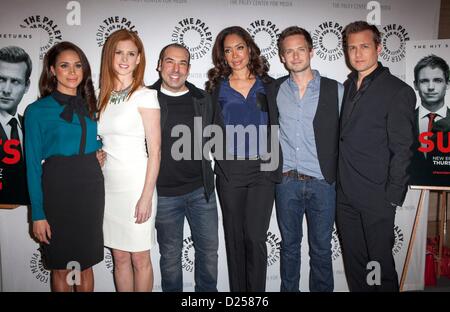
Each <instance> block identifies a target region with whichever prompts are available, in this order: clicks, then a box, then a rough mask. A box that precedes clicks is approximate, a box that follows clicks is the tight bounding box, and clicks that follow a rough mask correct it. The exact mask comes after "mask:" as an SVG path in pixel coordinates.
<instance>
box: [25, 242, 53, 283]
mask: <svg viewBox="0 0 450 312" xmlns="http://www.w3.org/2000/svg"><path fill="white" fill-rule="evenodd" d="M30 272H31V273H32V274H33V276H34V277H35V278H36V279H37V280H38V281H40V282H41V283H43V284H48V283H49V281H50V271H49V270H47V269H45V268H44V264H43V263H42V258H41V249H40V248H39V249H36V251H35V252H33V255H32V256H31V260H30Z"/></svg>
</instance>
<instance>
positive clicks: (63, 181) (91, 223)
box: [42, 153, 105, 270]
mask: <svg viewBox="0 0 450 312" xmlns="http://www.w3.org/2000/svg"><path fill="white" fill-rule="evenodd" d="M42 188H43V203H44V211H45V215H46V218H47V222H48V223H49V225H50V230H51V233H52V235H51V240H50V244H49V245H47V244H45V243H43V244H42V251H43V260H44V264H45V267H46V268H47V269H50V270H65V269H73V268H74V267H75V268H78V267H77V266H78V265H79V268H80V269H81V270H85V269H87V268H89V267H91V266H93V265H95V264H97V263H99V262H100V261H102V260H103V211H104V206H105V188H104V182H103V174H102V171H101V168H100V165H99V163H98V161H97V158H96V156H95V153H91V154H86V155H75V156H53V157H50V158H48V159H47V160H46V161H45V162H44V164H43V173H42ZM74 264H75V266H74Z"/></svg>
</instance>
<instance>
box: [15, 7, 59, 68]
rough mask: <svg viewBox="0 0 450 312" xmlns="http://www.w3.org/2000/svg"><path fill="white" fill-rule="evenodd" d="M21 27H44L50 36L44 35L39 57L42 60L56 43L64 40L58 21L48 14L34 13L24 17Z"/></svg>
mask: <svg viewBox="0 0 450 312" xmlns="http://www.w3.org/2000/svg"><path fill="white" fill-rule="evenodd" d="M20 27H21V28H30V29H42V30H43V31H44V32H45V33H46V34H47V36H48V38H47V40H45V39H44V37H42V39H41V44H42V45H41V47H40V53H39V58H40V59H41V60H42V59H43V58H44V55H45V53H46V52H47V51H48V50H49V49H50V48H51V47H52V46H53V45H54V44H56V43H58V42H61V41H63V37H62V33H61V30H60V28H59V26H58V24H56V22H55V21H54V20H53V19H51V18H50V17H48V16H44V15H32V16H28V17H26V18H24V19H23V21H22V23H21V24H20Z"/></svg>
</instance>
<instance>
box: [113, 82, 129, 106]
mask: <svg viewBox="0 0 450 312" xmlns="http://www.w3.org/2000/svg"><path fill="white" fill-rule="evenodd" d="M131 86H132V84H130V85H129V86H128V87H126V88H125V89H123V90H120V91H114V90H113V91H112V92H111V95H110V96H109V102H110V103H111V104H120V103H122V102H124V101H125V100H126V98H127V97H128V93H129V92H130V89H131Z"/></svg>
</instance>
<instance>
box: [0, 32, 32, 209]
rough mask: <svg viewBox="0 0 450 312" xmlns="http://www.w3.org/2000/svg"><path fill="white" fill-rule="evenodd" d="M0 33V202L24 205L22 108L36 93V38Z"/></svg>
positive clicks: (24, 176)
mask: <svg viewBox="0 0 450 312" xmlns="http://www.w3.org/2000/svg"><path fill="white" fill-rule="evenodd" d="M0 35H1V36H0V140H1V141H0V204H8V205H27V204H29V196H28V189H27V183H26V168H25V159H24V157H25V155H24V146H23V144H24V136H25V133H24V122H23V112H24V110H25V107H26V106H27V105H28V104H30V103H31V102H33V101H34V100H35V99H36V97H37V85H38V81H37V75H38V73H37V72H38V67H39V66H38V57H39V40H38V39H37V38H36V39H35V40H34V39H33V35H32V34H17V33H2V34H0Z"/></svg>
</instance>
